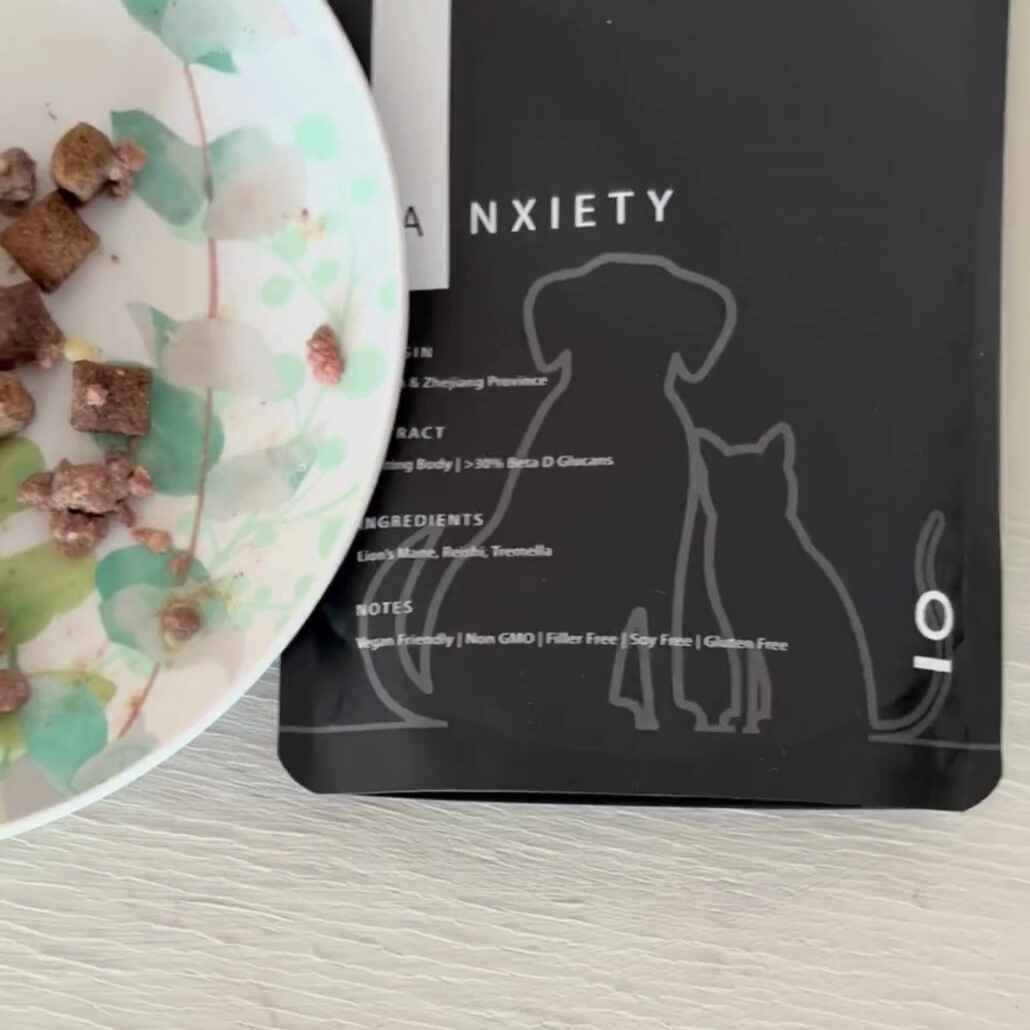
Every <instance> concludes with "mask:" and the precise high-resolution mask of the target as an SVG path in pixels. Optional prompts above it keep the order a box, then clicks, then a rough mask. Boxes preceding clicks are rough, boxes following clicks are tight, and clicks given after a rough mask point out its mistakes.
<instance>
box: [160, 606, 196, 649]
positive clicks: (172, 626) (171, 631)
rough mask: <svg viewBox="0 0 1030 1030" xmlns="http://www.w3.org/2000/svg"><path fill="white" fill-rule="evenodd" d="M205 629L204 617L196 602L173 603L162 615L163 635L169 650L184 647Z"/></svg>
mask: <svg viewBox="0 0 1030 1030" xmlns="http://www.w3.org/2000/svg"><path fill="white" fill-rule="evenodd" d="M203 628H204V615H203V613H202V612H201V610H200V606H199V605H198V604H197V603H196V602H195V601H173V602H172V603H171V604H169V605H168V606H167V607H166V608H165V610H164V611H163V612H162V613H161V633H162V636H163V637H164V642H165V645H166V646H167V647H169V648H173V649H174V648H176V647H182V645H183V644H185V643H186V642H187V641H189V640H192V639H193V638H194V637H195V636H196V635H197V634H198V633H199V632H200V631H201V630H202V629H203Z"/></svg>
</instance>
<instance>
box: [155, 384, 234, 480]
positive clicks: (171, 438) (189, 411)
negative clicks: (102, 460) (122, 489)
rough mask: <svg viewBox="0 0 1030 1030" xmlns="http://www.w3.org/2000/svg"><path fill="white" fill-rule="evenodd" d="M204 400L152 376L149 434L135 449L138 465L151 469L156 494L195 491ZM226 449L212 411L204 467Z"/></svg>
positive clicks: (202, 447)
mask: <svg viewBox="0 0 1030 1030" xmlns="http://www.w3.org/2000/svg"><path fill="white" fill-rule="evenodd" d="M204 420H205V402H204V399H203V398H202V397H199V396H197V394H196V393H194V392H193V391H191V390H182V389H179V388H178V387H176V386H172V385H171V383H168V382H166V381H165V380H164V379H162V378H161V377H160V376H155V377H154V390H153V394H152V396H151V408H150V433H149V434H148V435H147V436H146V437H144V439H143V442H142V444H141V445H140V449H139V452H138V457H139V462H140V464H141V465H143V466H145V467H146V468H148V469H150V471H151V475H152V476H153V478H154V488H155V489H156V490H157V491H158V493H162V494H169V495H171V496H173V497H188V496H190V495H191V494H195V493H196V492H197V485H198V483H199V482H200V472H201V465H202V463H203V454H204ZM224 450H225V429H224V428H223V426H222V422H221V419H219V417H218V416H217V414H215V413H214V412H212V414H211V432H210V439H209V442H208V457H207V466H208V468H211V467H212V466H213V465H215V464H216V463H217V462H218V460H219V458H221V456H222V452H223V451H224Z"/></svg>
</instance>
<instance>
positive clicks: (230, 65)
mask: <svg viewBox="0 0 1030 1030" xmlns="http://www.w3.org/2000/svg"><path fill="white" fill-rule="evenodd" d="M197 64H203V65H205V66H206V67H208V68H212V69H214V70H215V71H216V72H223V73H224V74H226V75H238V74H239V72H240V70H239V68H237V67H236V62H235V61H234V60H233V59H232V54H227V53H226V52H225V51H224V50H215V51H214V52H213V53H210V54H205V55H204V56H203V57H198V58H197Z"/></svg>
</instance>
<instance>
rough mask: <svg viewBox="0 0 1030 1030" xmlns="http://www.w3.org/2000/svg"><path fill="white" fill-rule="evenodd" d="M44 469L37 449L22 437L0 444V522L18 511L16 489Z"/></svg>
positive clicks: (41, 457) (41, 456)
mask: <svg viewBox="0 0 1030 1030" xmlns="http://www.w3.org/2000/svg"><path fill="white" fill-rule="evenodd" d="M45 467H46V465H45V463H44V461H43V455H42V454H41V453H40V450H39V448H38V447H37V446H36V445H35V444H34V443H33V442H32V441H31V440H26V439H25V438H24V437H21V436H19V437H14V438H12V439H9V440H4V441H2V442H0V522H3V520H4V519H6V518H8V517H9V516H11V515H13V514H14V513H15V512H16V511H18V510H19V508H20V507H21V505H19V504H18V487H20V486H21V484H22V482H23V481H24V480H25V479H27V478H28V477H29V476H31V475H34V474H35V473H36V472H42V470H43V469H44V468H45Z"/></svg>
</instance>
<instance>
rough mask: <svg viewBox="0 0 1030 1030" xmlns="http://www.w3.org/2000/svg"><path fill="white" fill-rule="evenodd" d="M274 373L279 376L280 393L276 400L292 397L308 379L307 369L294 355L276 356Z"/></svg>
mask: <svg viewBox="0 0 1030 1030" xmlns="http://www.w3.org/2000/svg"><path fill="white" fill-rule="evenodd" d="M275 372H276V375H278V376H279V382H280V384H281V387H282V389H281V391H280V393H279V396H278V397H277V398H276V400H283V399H284V398H286V397H293V396H294V395H295V394H298V393H300V391H301V390H302V389H303V388H304V383H305V382H306V381H307V378H308V367H307V365H305V364H304V362H303V361H302V360H301V359H300V358H298V357H297V356H296V355H294V354H277V355H276V356H275Z"/></svg>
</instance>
